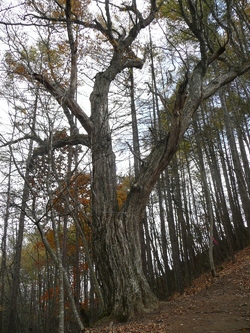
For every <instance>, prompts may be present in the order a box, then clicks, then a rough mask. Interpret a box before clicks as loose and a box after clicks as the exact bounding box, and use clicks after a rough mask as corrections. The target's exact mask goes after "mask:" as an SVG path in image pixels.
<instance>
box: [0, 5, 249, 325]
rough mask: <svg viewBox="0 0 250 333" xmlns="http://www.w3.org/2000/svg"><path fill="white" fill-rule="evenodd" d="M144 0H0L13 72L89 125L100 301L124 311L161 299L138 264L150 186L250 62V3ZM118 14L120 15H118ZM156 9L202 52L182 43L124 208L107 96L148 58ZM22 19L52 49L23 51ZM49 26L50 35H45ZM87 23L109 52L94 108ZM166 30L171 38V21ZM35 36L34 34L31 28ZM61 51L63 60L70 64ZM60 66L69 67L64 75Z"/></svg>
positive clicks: (78, 139) (124, 315) (80, 139)
mask: <svg viewBox="0 0 250 333" xmlns="http://www.w3.org/2000/svg"><path fill="white" fill-rule="evenodd" d="M143 2H144V11H142V9H141V8H142V5H141V4H140V3H141V2H140V3H139V1H138V3H137V1H136V0H133V1H132V0H131V1H125V2H122V1H109V0H103V1H93V3H94V4H95V5H96V7H91V8H92V9H91V10H92V11H93V13H95V12H96V13H97V14H96V16H95V17H94V14H92V16H91V15H90V14H88V13H87V10H88V7H89V6H90V5H91V1H84V0H43V1H39V0H31V1H24V5H20V6H18V7H16V6H9V7H8V8H7V6H4V5H1V6H2V11H1V13H2V14H4V15H3V17H2V18H1V23H2V25H3V26H4V27H5V29H6V31H7V35H6V36H7V37H8V38H10V40H9V45H11V43H13V45H14V46H15V51H16V53H15V52H14V51H13V50H14V47H12V49H11V50H10V51H9V52H8V56H6V61H7V64H8V66H9V71H11V72H12V74H13V73H14V75H16V78H20V77H22V79H25V80H28V81H29V82H30V83H32V84H34V85H36V84H38V83H39V85H40V86H42V87H43V88H44V89H45V91H46V93H49V94H51V96H52V97H53V98H54V99H55V100H56V101H57V102H58V104H59V105H60V106H61V110H62V112H64V114H65V119H68V121H69V125H70V126H72V127H74V126H75V125H74V122H72V117H71V115H74V116H75V117H76V118H77V119H78V122H79V123H80V124H81V126H82V128H83V129H84V130H85V134H84V135H83V134H81V135H80V134H79V132H78V130H77V129H75V133H74V138H73V137H72V138H71V139H72V140H71V141H70V140H69V141H70V142H71V144H72V143H74V142H75V143H81V144H86V145H87V146H88V147H89V148H90V149H91V155H92V232H93V242H94V247H93V248H94V251H95V253H94V261H95V267H96V270H97V275H98V279H99V280H100V287H101V290H102V293H103V298H104V301H105V309H104V310H105V312H106V313H112V314H113V315H115V316H116V317H118V318H119V319H121V320H126V319H128V318H129V317H130V316H131V315H133V313H135V312H140V311H148V310H150V309H153V308H155V307H157V299H156V297H155V296H154V294H153V292H152V291H151V290H150V287H149V285H148V283H147V280H146V278H145V276H144V274H143V271H142V263H141V253H140V240H139V225H140V221H141V220H142V218H143V216H144V213H145V208H146V204H147V201H148V198H149V194H150V192H151V191H152V189H153V187H154V185H155V183H156V181H157V180H158V179H159V176H160V174H161V172H162V171H163V170H164V169H165V168H166V167H167V166H168V164H169V162H170V161H171V159H172V157H173V155H174V154H175V152H176V151H177V149H178V144H179V142H180V140H181V138H182V137H183V135H184V133H185V131H186V130H187V128H188V127H189V124H190V122H191V119H192V116H193V114H194V112H195V111H196V110H197V109H198V108H199V106H200V104H201V103H202V101H203V100H204V99H207V98H208V97H210V96H211V95H213V94H214V93H215V92H216V91H218V89H220V87H222V86H223V85H225V84H227V83H230V82H231V81H232V80H234V79H235V78H236V77H237V76H239V75H242V74H244V73H246V72H247V71H248V70H249V69H250V59H249V40H247V38H248V35H249V19H248V15H247V13H248V12H249V9H248V7H247V4H246V1H239V0H199V1H197V0H179V1H178V0H171V1H168V0H166V1H157V0H147V1H143ZM4 7H5V8H4ZM22 11H23V12H22ZM98 11H99V12H98ZM119 17H122V19H121V20H120V22H119ZM156 19H158V20H160V21H161V22H165V23H168V24H169V26H173V25H175V26H176V27H179V29H180V30H179V33H180V41H179V43H180V44H181V42H182V40H183V41H185V42H186V41H187V38H189V39H190V48H193V49H194V50H196V51H195V52H196V54H195V57H193V58H192V59H188V57H186V58H185V54H184V53H182V51H181V49H180V51H179V57H180V59H182V60H183V63H184V64H185V68H186V69H185V73H183V78H182V79H181V80H179V83H178V85H177V86H176V91H175V93H174V96H175V102H174V103H172V104H171V105H173V107H172V109H171V110H169V114H171V119H170V121H169V125H168V130H167V131H166V133H165V134H164V137H163V136H161V138H160V139H159V140H158V141H157V142H155V143H154V145H153V147H152V150H151V152H150V153H149V154H148V156H147V157H146V159H145V160H144V161H143V163H142V166H141V168H140V172H139V174H138V176H137V177H136V179H135V180H134V183H133V185H132V186H131V189H130V192H129V194H128V196H127V199H126V202H125V203H124V205H123V206H122V207H121V208H119V207H118V203H117V193H116V189H117V184H116V181H117V175H116V161H115V154H114V150H113V147H112V135H111V134H112V132H111V129H110V112H109V104H108V96H109V91H110V86H111V84H112V82H113V81H114V80H115V79H116V77H117V75H118V74H120V73H121V72H122V71H124V70H125V69H129V68H137V69H141V68H142V67H143V65H144V61H145V59H143V57H144V56H143V52H141V54H137V53H136V50H138V47H137V48H134V43H135V41H137V40H138V39H139V38H141V37H139V35H140V33H141V32H142V30H144V31H145V29H146V28H147V27H148V26H149V25H150V24H151V23H152V22H153V21H154V20H156ZM16 26H19V27H20V28H21V26H22V27H23V28H24V32H25V33H26V34H28V33H29V31H28V30H29V27H30V26H31V27H33V28H34V27H37V31H38V33H37V38H39V37H40V38H41V40H43V41H46V43H47V44H46V43H44V45H47V50H46V51H44V47H43V48H42V47H40V48H39V47H37V49H36V50H35V51H34V50H33V52H26V53H25V52H24V50H28V47H27V46H25V45H22V44H21V40H20V39H18V31H16V30H15V27H16ZM39 27H40V29H41V30H39ZM39 31H40V33H41V35H40V36H39ZM46 31H47V36H45V35H43V34H44V33H45V32H46ZM86 31H88V40H91V43H92V45H94V43H96V52H100V50H102V52H103V53H104V54H106V55H107V56H105V57H103V59H104V63H103V68H102V71H99V72H96V73H95V77H94V81H93V87H92V92H91V94H90V105H91V110H90V116H89V115H88V111H89V110H86V109H85V107H84V105H81V102H78V101H77V98H76V97H77V87H78V85H79V83H78V72H79V71H80V70H81V64H82V63H83V61H79V59H81V60H82V59H84V58H83V57H84V56H86V59H88V58H87V56H88V55H87V54H86V53H84V51H83V48H84V47H83V44H84V43H86V40H84V38H85V35H84V34H85V32H86ZM53 34H54V35H55V36H57V38H61V40H64V43H62V44H61V48H60V51H61V52H64V54H63V57H62V56H60V63H59V60H58V59H57V57H55V56H53V54H52V52H50V51H51V50H50V48H52V46H51V45H52V44H50V40H53ZM165 34H166V41H167V40H168V36H167V34H168V30H167V29H166V31H165ZM7 37H6V38H7ZM32 38H33V40H34V38H36V36H35V35H34V32H33V36H32ZM11 39H12V41H11ZM177 42H178V41H177ZM18 43H19V44H18ZM27 43H29V41H28V42H27ZM166 43H167V42H166ZM40 45H41V44H40ZM197 46H198V52H197ZM98 48H99V49H98ZM145 50H146V49H145ZM176 50H177V51H178V45H176ZM42 52H45V53H46V52H47V53H46V56H47V60H46V61H47V67H45V65H43V64H42V65H41V66H40V69H39V66H35V61H34V57H35V56H36V57H37V58H38V59H39V53H41V54H42ZM32 57H33V58H32ZM48 57H50V59H49V60H48ZM62 59H63V60H64V61H65V64H66V65H65V66H64V67H63V64H62ZM166 61H167V60H166ZM62 68H67V72H66V71H65V76H64V74H63V73H62ZM39 70H40V71H39ZM183 72H184V71H183ZM65 78H66V79H65ZM39 149H40V153H41V152H43V151H44V153H45V152H46V147H44V146H42V145H41V146H40V147H39ZM37 152H38V150H36V153H37Z"/></svg>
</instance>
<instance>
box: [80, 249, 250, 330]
mask: <svg viewBox="0 0 250 333" xmlns="http://www.w3.org/2000/svg"><path fill="white" fill-rule="evenodd" d="M87 332H91V333H136V332H142V333H143V332H151V333H163V332H166V333H167V332H172V333H205V332H210V333H213V332H214V333H215V332H250V247H248V248H246V249H245V250H243V251H241V252H240V253H239V254H238V255H237V256H236V263H235V264H232V263H226V264H224V265H223V270H222V271H221V272H220V273H219V274H218V277H216V278H214V279H212V278H210V276H209V275H208V274H205V275H203V276H202V277H200V278H199V279H197V280H196V281H194V284H193V285H192V287H190V288H188V289H187V290H186V291H185V294H184V295H183V296H181V297H178V296H177V297H173V299H172V300H171V301H169V302H161V304H160V307H159V309H158V311H156V312H154V313H151V314H149V315H144V316H140V317H139V318H134V319H133V320H131V321H130V322H128V323H126V324H114V323H112V322H109V323H108V324H106V325H101V326H97V327H95V328H92V329H89V330H87Z"/></svg>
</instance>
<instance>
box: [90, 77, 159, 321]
mask: <svg viewBox="0 0 250 333" xmlns="http://www.w3.org/2000/svg"><path fill="white" fill-rule="evenodd" d="M110 82H111V81H110V78H109V77H108V76H107V73H99V74H98V75H97V76H96V82H95V88H94V90H93V93H92V95H91V106H92V121H93V124H94V128H95V129H94V131H93V133H92V140H91V144H92V159H93V175H92V176H93V186H92V209H93V242H94V247H93V248H94V251H95V261H96V267H97V270H98V275H99V277H100V281H101V287H102V291H103V296H104V300H105V303H106V304H105V305H106V311H107V313H112V314H114V315H115V316H116V317H118V318H119V319H120V320H127V319H128V318H129V317H130V316H131V315H133V313H135V312H140V311H143V310H144V309H145V310H146V309H147V310H148V309H150V308H155V307H156V306H157V304H158V301H157V299H156V297H155V296H154V295H153V293H152V291H151V290H150V287H149V285H148V283H147V281H146V278H145V276H144V274H143V271H142V265H141V249H140V240H139V225H140V221H141V218H142V211H141V207H140V209H138V204H137V202H133V203H130V205H129V209H127V210H126V211H121V212H118V205H117V196H116V168H115V156H114V153H113V150H112V142H111V137H110V128H109V123H108V118H109V117H108V99H107V96H108V90H109V85H110ZM144 209H145V205H144V206H143V212H144Z"/></svg>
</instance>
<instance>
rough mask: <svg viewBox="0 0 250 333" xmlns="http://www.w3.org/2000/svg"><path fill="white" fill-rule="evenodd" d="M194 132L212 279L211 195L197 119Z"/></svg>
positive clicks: (213, 274) (212, 233) (213, 272)
mask: <svg viewBox="0 0 250 333" xmlns="http://www.w3.org/2000/svg"><path fill="white" fill-rule="evenodd" d="M193 125H194V130H195V133H196V141H197V152H198V159H199V166H200V173H201V181H202V187H203V190H204V195H205V200H206V208H207V213H208V221H209V264H210V269H211V274H212V276H213V277H215V276H216V272H215V265H214V256H213V247H214V242H213V239H214V217H213V208H212V202H211V194H210V190H209V185H208V181H207V177H206V169H205V163H204V159H203V154H202V145H203V144H202V143H201V140H200V138H199V134H198V133H199V131H198V126H197V118H196V119H195V120H194V121H193Z"/></svg>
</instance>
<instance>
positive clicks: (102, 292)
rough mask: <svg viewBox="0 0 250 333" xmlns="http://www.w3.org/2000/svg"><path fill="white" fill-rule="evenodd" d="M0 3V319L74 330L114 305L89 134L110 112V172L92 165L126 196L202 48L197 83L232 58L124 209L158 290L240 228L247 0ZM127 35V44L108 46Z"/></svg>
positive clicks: (243, 225)
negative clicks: (104, 76)
mask: <svg viewBox="0 0 250 333" xmlns="http://www.w3.org/2000/svg"><path fill="white" fill-rule="evenodd" d="M156 5H157V6H156ZM0 15H1V18H0V23H1V25H0V28H1V32H0V38H1V48H2V49H1V65H0V66H1V71H0V75H1V88H0V98H1V105H0V108H1V134H0V145H1V152H0V161H1V170H0V191H1V196H0V200H1V206H0V235H1V239H0V242H1V253H0V259H1V260H0V264H1V266H0V279H1V280H0V331H1V332H8V333H15V332H30V331H33V332H37V333H40V332H41V333H42V332H60V333H63V332H70V331H71V332H78V331H79V330H81V329H82V330H83V326H86V325H88V324H92V323H94V322H95V321H96V320H98V319H99V318H100V316H102V315H105V314H109V313H111V312H112V311H113V308H112V309H111V305H110V304H111V303H110V302H111V301H110V299H112V297H113V296H107V295H108V291H107V289H108V287H107V286H110V284H109V283H110V282H107V283H106V281H105V282H104V280H105V279H104V278H103V276H105V274H106V275H108V274H109V273H107V272H108V270H107V271H106V272H104V273H102V272H101V269H100V271H99V267H101V262H100V261H102V260H103V259H102V258H101V259H100V258H99V259H98V256H97V254H96V253H97V252H96V251H97V248H98V241H97V240H98V237H100V238H102V237H103V238H105V237H106V231H102V230H103V229H99V228H97V224H96V222H94V220H95V219H99V220H100V219H101V218H100V216H99V217H98V218H97V217H96V215H98V214H97V211H98V209H99V208H98V209H97V208H96V207H97V206H96V203H95V202H94V200H95V198H96V196H97V197H98V198H101V197H102V198H104V199H105V196H106V195H108V194H107V193H109V190H107V192H106V194H105V191H104V192H103V193H101V194H100V197H99V194H96V191H97V189H98V188H97V187H95V186H97V185H96V184H98V181H96V180H95V177H96V176H95V170H97V169H98V168H99V166H98V165H95V164H94V163H93V155H92V152H93V150H94V149H95V145H97V144H98V143H97V142H95V140H94V139H93V138H94V136H95V137H98V135H99V133H101V132H102V129H103V128H104V127H105V126H106V125H105V124H106V123H105V122H106V118H108V122H109V128H108V132H109V135H110V137H111V138H112V145H113V151H114V155H115V160H116V170H117V174H116V175H114V174H113V175H111V173H110V175H109V176H107V177H106V175H107V173H106V172H107V169H105V167H103V169H100V170H103V177H104V179H105V178H107V179H114V178H115V181H114V182H115V195H116V199H117V207H116V209H117V212H124V209H125V208H126V207H127V205H128V204H127V202H128V200H127V198H128V196H129V193H132V192H133V191H135V190H137V189H138V187H137V183H138V182H137V180H138V179H139V180H140V179H141V178H140V177H141V176H140V175H141V172H143V170H145V169H146V168H147V166H148V164H149V162H148V160H147V158H148V156H151V155H150V151H154V149H156V148H155V147H158V145H160V144H162V143H163V144H165V145H166V141H164V140H165V139H166V137H167V135H168V133H171V129H172V128H173V125H171V124H173V123H174V121H176V119H178V118H179V117H180V114H179V113H178V112H180V113H181V111H178V110H185V105H187V104H185V103H186V101H192V98H193V96H195V94H196V92H195V89H196V88H193V89H192V84H193V85H194V82H195V80H194V78H195V74H192V73H196V72H195V71H196V69H197V68H198V65H197V64H200V63H201V64H203V63H202V61H203V60H204V59H205V58H206V60H204V61H205V62H206V66H207V68H206V73H205V70H204V68H205V65H203V66H204V67H203V72H204V75H203V74H202V75H203V83H202V84H203V85H204V86H205V85H206V84H207V85H209V83H210V82H213V84H217V81H216V80H218V82H219V80H220V75H221V73H222V75H224V74H225V73H227V70H228V68H229V71H230V70H231V69H232V68H233V67H234V66H235V67H237V66H238V67H237V73H236V74H235V75H234V76H232V77H231V76H230V77H229V78H228V79H225V80H224V81H223V82H221V83H220V82H219V84H218V89H217V90H213V91H212V93H210V91H209V92H207V93H204V96H205V97H204V99H203V98H201V99H200V100H199V104H197V107H196V109H198V110H197V112H196V113H194V115H193V117H191V116H190V125H189V126H187V127H188V128H187V130H186V131H183V135H182V136H180V138H179V139H178V144H177V145H176V148H174V150H175V149H176V150H177V146H178V150H177V152H176V153H175V151H174V153H175V154H174V153H173V154H172V153H171V154H170V155H171V161H170V162H169V163H168V166H167V167H164V168H162V169H163V170H161V171H160V172H159V174H160V176H159V177H158V179H157V180H155V181H154V184H153V181H152V184H153V185H152V191H150V195H149V198H148V200H147V205H146V209H145V210H143V212H144V213H143V217H142V218H141V219H136V223H137V225H138V235H139V244H140V249H139V255H140V258H141V264H140V265H141V267H142V271H143V274H144V276H145V278H146V280H147V283H148V285H149V286H150V289H151V291H153V294H154V295H155V296H156V297H157V298H158V299H159V300H168V298H169V296H170V295H172V294H173V293H174V292H179V293H182V292H183V291H184V288H185V287H187V286H189V285H190V284H191V283H192V280H193V279H194V278H196V277H197V276H199V275H200V274H202V273H203V272H205V271H209V270H211V273H212V275H213V276H215V274H216V270H218V269H220V268H219V267H220V263H221V262H222V261H224V260H225V259H230V260H232V261H234V255H235V253H236V252H237V251H239V250H240V249H243V248H244V247H245V246H247V245H249V242H250V166H249V154H250V126H249V125H250V116H249V115H250V85H249V80H250V77H249V72H248V69H249V36H250V35H249V27H250V17H249V15H250V7H249V3H248V1H212V0H211V1H210V0H207V1H195V0H192V1H191V0H186V1H174V0H171V1H162V2H160V1H158V2H157V1H144V2H143V3H141V2H139V1H138V2H136V1H127V2H124V3H121V2H120V1H113V3H111V1H80V0H74V1H73V0H72V1H70V0H67V1H65V0H58V1H57V0H53V1H52V0H47V1H23V2H21V1H3V2H2V3H1V4H0ZM150 15H153V16H152V18H151V16H150ZM64 17H65V19H64ZM155 17H156V19H154V18H155ZM144 18H145V19H144ZM153 19H154V20H153ZM150 20H151V21H152V23H151V21H150ZM124 22H125V23H126V24H125V23H124ZM138 22H139V23H138ZM142 23H143V24H142ZM150 23H151V24H150ZM138 26H139V27H140V29H139V30H138V34H136V36H135V38H134V35H133V33H134V30H133V28H134V27H137V28H138ZM131 31H132V32H131ZM125 36H128V37H130V38H134V39H133V47H132V46H131V45H129V46H124V50H122V51H120V50H121V48H119V47H121V45H123V44H122V42H123V41H124V40H125V41H127V42H128V43H129V41H128V40H127V39H125ZM115 43H121V44H119V47H117V45H116V44H115ZM131 43H132V42H131ZM124 45H125V44H124ZM130 46H131V47H130ZM119 52H122V53H119ZM117 54H118V55H119V54H122V57H126V61H127V62H126V63H125V62H123V63H122V65H121V68H120V69H119V70H117V73H116V75H114V77H112V80H111V81H110V87H109V88H110V89H109V91H108V111H107V114H105V115H104V116H103V119H104V120H102V122H101V121H100V127H99V129H98V130H96V131H95V132H94V135H93V132H91V131H90V130H89V131H88V129H89V127H90V126H92V125H91V121H92V122H93V123H95V121H96V123H98V122H97V120H95V117H96V116H95V111H93V110H94V106H93V104H94V102H93V101H94V97H93V96H95V84H96V82H97V80H98V79H99V78H100V77H101V74H100V73H106V72H107V71H108V69H109V68H110V67H109V64H111V65H112V64H113V62H114V61H115V56H117ZM205 54H206V56H205ZM139 57H140V58H139ZM203 58H204V59H203ZM140 59H142V60H140ZM119 61H124V59H123V58H122V60H119ZM140 61H142V62H143V63H142V64H143V66H142V64H141V62H140ZM205 62H204V63H205ZM243 63H244V64H245V63H247V66H245V67H244V66H243V65H242V67H240V64H243ZM111 65H110V66H111ZM99 74H100V75H99ZM98 75H99V76H98ZM217 77H218V79H217ZM192 80H193V81H192ZM226 83H227V84H226ZM101 86H104V85H102V84H101ZM64 91H67V94H68V95H67V96H69V97H65V96H66V94H64ZM92 91H93V92H94V93H93V92H92ZM204 91H205V90H204ZM91 92H92V94H91ZM59 93H60V94H61V95H60V94H59ZM198 94H199V92H198V90H197V96H198ZM97 95H98V94H96V96H97ZM89 97H90V100H89ZM74 103H75V104H74ZM178 103H179V104H178ZM190 103H191V102H190ZM177 104H178V107H179V108H177V106H176V105H177ZM77 105H80V106H81V108H82V109H84V112H85V113H86V114H83V113H81V110H80V111H79V108H78V109H77ZM183 105H184V106H183ZM72 110H76V111H72ZM90 110H92V111H90ZM194 111H195V110H194ZM86 115H87V116H88V117H90V118H87V116H86ZM105 117H106V118H105ZM96 118H97V117H96ZM89 119H90V120H89ZM90 132H91V134H90ZM184 132H185V133H184ZM100 135H101V134H100ZM169 137H170V136H169ZM101 138H102V139H101V140H103V137H101ZM105 140H106V139H105ZM107 141H108V139H107ZM93 142H94V145H93ZM105 142H106V141H105ZM164 142H165V143H164ZM100 144H102V142H101V143H100ZM103 145H105V143H103ZM93 147H94V148H93ZM100 147H102V146H100ZM101 149H102V148H101ZM101 149H100V150H101ZM103 150H105V147H104V148H103ZM96 156H97V155H96ZM100 159H101V157H100ZM156 159H157V158H156ZM109 162H110V161H109ZM112 163H113V162H112ZM147 163H148V164H147ZM103 165H104V164H103ZM110 165H111V162H110ZM110 168H111V166H110ZM149 170H150V169H149ZM152 173H153V172H152ZM145 174H146V173H145ZM149 174H150V171H149ZM109 177H110V178H109ZM149 177H150V176H148V178H149ZM93 179H94V180H93ZM101 181H102V182H104V180H103V179H102V180H101ZM101 181H100V183H101ZM107 184H108V185H109V186H110V180H109V181H107ZM105 186H106V185H103V188H105ZM139 197H140V196H138V198H139ZM107 200H110V199H108V198H107ZM100 201H101V199H99V202H100ZM93 202H94V203H93ZM137 202H138V205H140V202H139V200H138V201H135V202H134V205H135V206H136V205H137ZM106 207H107V206H105V205H103V207H102V208H101V214H104V211H105V212H106ZM113 207H114V206H113ZM124 207H125V208H124ZM108 209H109V208H107V210H108ZM110 209H114V208H112V207H111V208H110ZM98 212H99V211H98ZM101 216H102V221H104V217H103V215H101ZM107 216H108V215H107ZM138 216H139V215H138ZM140 216H141V215H140ZM118 221H120V220H119V219H118ZM108 223H109V222H107V224H108ZM121 223H122V222H121ZM123 223H124V225H125V222H123ZM118 229H119V228H118ZM131 234H133V230H132V232H131ZM108 235H109V234H108V232H107V237H108ZM129 235H130V234H127V238H125V239H126V241H125V242H126V243H127V244H129V243H130V242H131V244H132V243H133V242H134V240H133V239H130V236H129ZM135 238H136V237H135ZM114 246H115V245H114ZM107 248H108V247H107ZM114 253H116V251H114ZM117 253H118V251H117ZM129 260H130V261H133V257H132V256H131V257H130V258H129ZM135 261H136V260H135ZM118 262H119V260H118ZM122 265H123V264H122V261H121V266H122ZM117 270H118V268H117ZM102 274H103V275H102ZM113 280H114V281H115V277H114V278H113ZM112 295H113V294H112ZM127 297H128V298H129V297H130V294H129V291H128V295H127ZM107 299H108V301H106V300H107ZM106 303H107V304H106ZM132 312H133V311H132Z"/></svg>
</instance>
